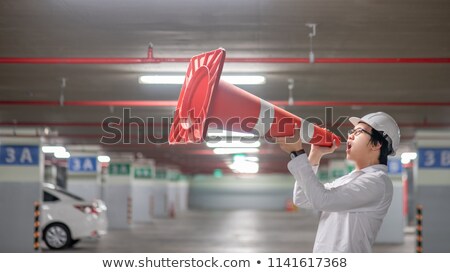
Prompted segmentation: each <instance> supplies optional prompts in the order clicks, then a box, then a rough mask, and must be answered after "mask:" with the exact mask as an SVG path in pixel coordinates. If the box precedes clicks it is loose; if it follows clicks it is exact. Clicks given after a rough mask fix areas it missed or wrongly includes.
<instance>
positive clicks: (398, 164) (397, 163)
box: [388, 158, 403, 175]
mask: <svg viewBox="0 0 450 273" xmlns="http://www.w3.org/2000/svg"><path fill="white" fill-rule="evenodd" d="M402 170H403V166H402V161H401V160H400V158H389V159H388V174H392V175H401V174H402Z"/></svg>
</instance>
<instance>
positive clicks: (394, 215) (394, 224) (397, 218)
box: [375, 157, 405, 244]
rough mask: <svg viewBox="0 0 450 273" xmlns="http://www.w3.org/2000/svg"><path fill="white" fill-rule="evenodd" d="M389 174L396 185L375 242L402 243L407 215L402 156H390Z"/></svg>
mask: <svg viewBox="0 0 450 273" xmlns="http://www.w3.org/2000/svg"><path fill="white" fill-rule="evenodd" d="M388 175H389V177H390V178H391V180H392V185H393V187H394V192H393V196H392V203H391V206H390V207H389V210H388V212H387V214H386V216H385V217H384V220H383V224H382V225H381V227H380V230H379V232H378V235H377V238H376V240H375V242H377V243H391V244H402V243H403V242H404V237H405V236H404V227H405V215H403V184H402V175H403V168H402V164H401V159H400V157H389V159H388Z"/></svg>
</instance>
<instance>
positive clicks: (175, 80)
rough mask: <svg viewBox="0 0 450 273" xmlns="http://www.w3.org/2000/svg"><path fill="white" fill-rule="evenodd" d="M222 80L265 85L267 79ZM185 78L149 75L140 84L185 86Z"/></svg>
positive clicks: (237, 77)
mask: <svg viewBox="0 0 450 273" xmlns="http://www.w3.org/2000/svg"><path fill="white" fill-rule="evenodd" d="M220 78H221V79H222V80H224V81H226V82H229V83H232V84H237V85H247V84H253V85H256V84H265V83H266V78H265V77H264V76H259V75H248V76H244V75H240V76H237V75H236V76H221V77H220ZM184 79H185V76H184V75H183V76H181V75H148V76H140V77H139V83H140V84H183V83H184Z"/></svg>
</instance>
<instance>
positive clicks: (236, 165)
mask: <svg viewBox="0 0 450 273" xmlns="http://www.w3.org/2000/svg"><path fill="white" fill-rule="evenodd" d="M228 167H230V169H232V170H233V171H234V172H236V173H257V172H258V171H259V164H258V163H255V162H249V161H240V160H239V161H235V162H233V163H232V164H230V165H228Z"/></svg>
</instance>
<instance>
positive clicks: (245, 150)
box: [213, 148, 259, 155]
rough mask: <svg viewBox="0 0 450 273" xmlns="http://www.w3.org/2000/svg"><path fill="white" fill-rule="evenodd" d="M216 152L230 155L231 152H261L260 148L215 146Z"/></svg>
mask: <svg viewBox="0 0 450 273" xmlns="http://www.w3.org/2000/svg"><path fill="white" fill-rule="evenodd" d="M213 151H214V153H215V154H218V155H229V154H243V153H244V154H245V153H247V154H251V153H257V152H259V149H258V148H215V149H214V150H213Z"/></svg>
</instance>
